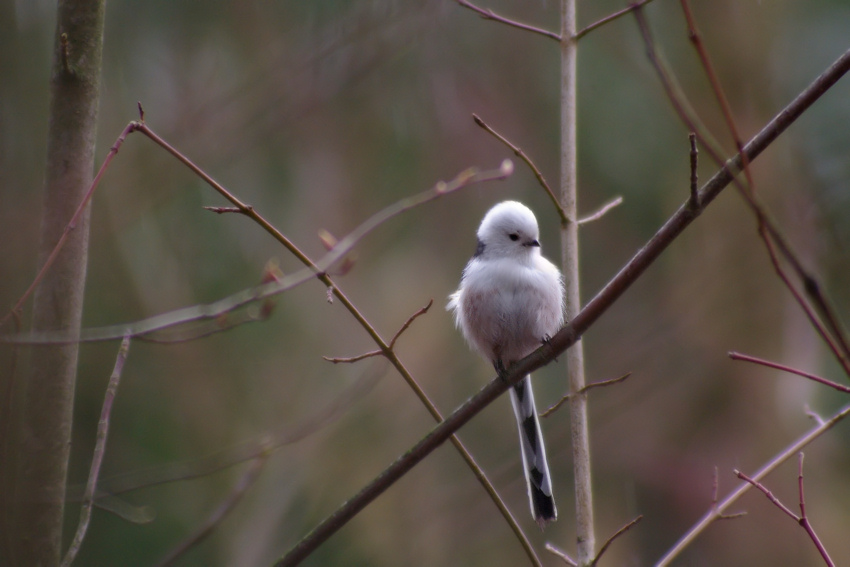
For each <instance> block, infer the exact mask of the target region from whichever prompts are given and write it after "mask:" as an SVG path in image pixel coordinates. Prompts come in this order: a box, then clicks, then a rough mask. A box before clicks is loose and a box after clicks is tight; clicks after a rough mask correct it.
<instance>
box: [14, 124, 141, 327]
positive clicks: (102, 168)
mask: <svg viewBox="0 0 850 567" xmlns="http://www.w3.org/2000/svg"><path fill="white" fill-rule="evenodd" d="M140 125H141V123H139V122H130V123H129V124H127V126H126V127H125V128H124V130H123V131H122V132H121V134H120V135H119V136H118V139H116V140H115V143H114V144H112V148H110V150H109V153H108V154H106V159H104V160H103V164H101V166H100V169H99V170H98V172H97V175H95V176H94V179H93V180H92V183H91V186H90V187H89V189H88V191H86V194H85V196H84V197H83V200H82V201H81V202H80V204H79V206H78V207H77V210H76V211H74V214H73V215H72V216H71V220H70V221H68V224H67V225H66V226H65V230H64V231H63V232H62V236H60V237H59V241H58V242H57V243H56V246H54V247H53V250H52V251H51V252H50V255H49V256H48V257H47V260H45V261H44V265H42V266H41V269H40V270H39V271H38V274H36V276H35V279H34V280H33V281H32V283H31V284H30V286H29V287H28V288H27V290H26V291H25V292H24V294H23V295H22V296H21V297H20V298H19V299H18V301H16V302H15V306H14V307H12V309H11V310H10V312H9V313H7V314H6V315H4V316H3V318H2V319H0V326H3V325H4V324H5V323H6V321H8V320H9V317H10V316H12V314H13V313H19V312H20V310H21V308H22V307H23V305H24V303H25V302H26V300H27V299H29V297H30V295H32V293H33V291H35V288H36V287H38V284H39V283H41V280H43V279H44V276H45V275H46V274H47V272H48V270H50V267H51V266H53V263H54V262H55V261H56V257H57V256H58V255H59V252H60V251H61V250H62V248H63V247H64V246H65V242H66V241H67V240H68V238H69V237H70V235H71V233H72V232H73V230H74V228H75V227H76V226H77V223H78V222H79V220H80V217H81V216H82V215H83V213H84V212H85V210H86V207H87V206H88V204H89V201H91V198H92V196H93V195H94V191H95V189H97V186H98V185H99V184H100V180H101V179H102V178H103V174H104V173H105V172H106V168H107V167H109V164H110V163H111V162H112V158H114V157H115V155H116V154H117V153H118V150H119V148H121V145H122V144H123V143H124V140H126V139H127V136H129V135H130V134H131V133H133V132H135V131H136V130H137V129H138V128H139V126H140Z"/></svg>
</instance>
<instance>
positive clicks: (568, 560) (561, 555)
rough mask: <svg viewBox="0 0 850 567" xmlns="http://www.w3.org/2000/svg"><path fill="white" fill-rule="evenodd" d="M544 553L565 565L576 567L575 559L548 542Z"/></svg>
mask: <svg viewBox="0 0 850 567" xmlns="http://www.w3.org/2000/svg"><path fill="white" fill-rule="evenodd" d="M546 551H548V552H549V553H551V554H552V555H554V556H555V557H559V558H560V559H561V560H562V561H563V562H564V563H566V564H567V565H569V566H570V567H578V563H576V562H575V559H573V558H572V557H570V556H569V555H567V552H566V551H563V550H561V549H558V548H557V547H555V546H554V545H552V544H551V543H549V542H546Z"/></svg>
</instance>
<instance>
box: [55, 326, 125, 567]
mask: <svg viewBox="0 0 850 567" xmlns="http://www.w3.org/2000/svg"><path fill="white" fill-rule="evenodd" d="M129 350H130V337H124V340H123V341H121V347H120V348H119V349H118V356H117V357H116V358H115V368H114V369H113V370H112V375H111V376H110V377H109V383H108V384H107V386H106V394H105V395H104V396H103V408H102V409H101V411H100V421H98V424H97V441H96V442H95V446H94V455H93V456H92V461H91V470H90V471H89V479H88V482H87V483H86V492H85V494H84V495H83V505H82V508H81V509H80V523H79V525H78V526H77V532H76V533H75V534H74V539H73V541H72V542H71V546H70V547H69V548H68V551H67V552H66V553H65V558H64V559H62V563H61V565H62V567H68V566H69V565H71V563H73V562H74V558H75V557H76V556H77V553H78V552H79V551H80V546H81V545H82V544H83V539H84V538H85V537H86V531H87V530H88V528H89V521H90V520H91V513H92V507H93V506H94V498H95V489H96V488H97V479H98V477H99V476H100V465H101V464H102V463H103V454H104V453H105V452H106V437H107V436H108V435H109V417H110V415H111V414H112V403H113V402H114V401H115V394H116V393H117V392H118V383H119V382H120V381H121V373H122V372H123V371H124V362H125V361H126V360H127V353H128V351H129Z"/></svg>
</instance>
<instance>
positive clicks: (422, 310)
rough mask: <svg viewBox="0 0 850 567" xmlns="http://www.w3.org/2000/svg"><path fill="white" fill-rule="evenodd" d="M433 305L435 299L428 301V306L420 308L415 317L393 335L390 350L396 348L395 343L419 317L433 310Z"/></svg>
mask: <svg viewBox="0 0 850 567" xmlns="http://www.w3.org/2000/svg"><path fill="white" fill-rule="evenodd" d="M432 305H434V300H433V299H431V300H430V301H428V305H426V306H425V307H422V308H420V309H419V310H418V311H416V312H415V313H414V314H413V315H411V316H410V317H408V318H407V321H405V322H404V324H403V325H402V326H401V328H400V329H399V330H398V331H396V334H395V335H393V338H392V340H390V348H391V349H392V348H393V347H394V346H395V343H396V341H397V340H398V338H399V337H400V336H401V334H402V333H403V332H405V331H406V330H407V329H408V327H410V325H411V323H413V321H415V320H416V318H417V317H421V316H422V315H425V314H426V313H427V312H428V310H429V309H431V306H432Z"/></svg>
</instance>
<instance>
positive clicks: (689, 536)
mask: <svg viewBox="0 0 850 567" xmlns="http://www.w3.org/2000/svg"><path fill="white" fill-rule="evenodd" d="M848 415H850V405H847V406H845V407H843V408H842V409H841V410H839V411H838V412H837V413H835V414H834V415H833V416H832V417H831V418H829V419H828V420H826V421H825V422H823V423H822V424H819V425H818V426H817V427H815V428H813V429H812V430H810V431H809V432H808V433H806V434H805V435H803V436H802V437H800V438H799V439H797V440H796V441H794V442H793V443H792V444H791V445H789V446H788V447H786V448H785V449H783V450H782V451H781V452H780V453H779V454H778V455H776V456H775V457H773V458H772V459H771V460H770V461H768V462H767V463H766V464H765V465H764V466H762V467H761V468H760V469H759V470H758V471H756V473H755V474H754V475H752V477H749V478H751V479H752V480H754V481H759V482H760V481H761V479H763V478H764V477H766V476H767V475H768V474H770V473H771V472H773V471H774V470H776V468H777V467H779V465H781V464H782V463H784V462H785V461H787V460H788V459H790V458H791V457H793V456H794V455H795V454H797V453H799V452H800V451H802V450H803V449H804V448H805V447H806V446H808V444H809V443H811V442H812V441H814V440H815V439H817V438H818V437H820V436H821V435H823V434H824V433H826V432H827V431H829V430H830V429H832V427H834V426H835V425H836V424H837V423H838V422H840V421H842V420H843V419H844V418H845V417H847V416H848ZM751 486H752V484H750V483H749V482H745V483H744V484H742V485H740V486H739V487H738V488H736V489H735V490H734V491H733V492H732V493H731V494H729V495H728V496H727V497H726V498H724V499H723V501H722V502H720V503H719V504H716V505H714V506H712V507H711V509H710V510H709V511H708V512H707V513H706V514H705V515H704V516H703V517H702V518H700V520H699V521H698V522H697V523H696V524H694V525H693V526H692V527H691V529H690V530H688V532H687V533H686V534H685V535H683V536H682V537H681V538H680V539H679V541H677V542H676V545H674V546H673V547H672V548H670V550H669V551H667V553H666V554H664V557H662V558H661V559H660V560H659V561H658V562H657V563H656V564H655V565H656V567H666V566H669V565H670V564H671V563H672V561H673V560H674V559H675V558H676V557H677V556H678V555H679V554H680V553H681V552H682V551H683V550H684V549H685V548H686V547H688V546H689V545H690V544H691V542H693V541H694V540H695V539H696V538H697V537H699V535H700V534H702V532H704V531H705V530H706V528H708V526H710V525H711V524H712V523H713V522H714V521H715V520H718V519H720V517H721V515H722V514H723V512H725V511H726V509H727V508H729V506H731V505H732V504H733V503H734V502H736V501H737V500H738V499H739V498H740V497H741V496H743V495H744V494H745V493H746V492H747V491H748V490H749V489H750V487H751Z"/></svg>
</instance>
